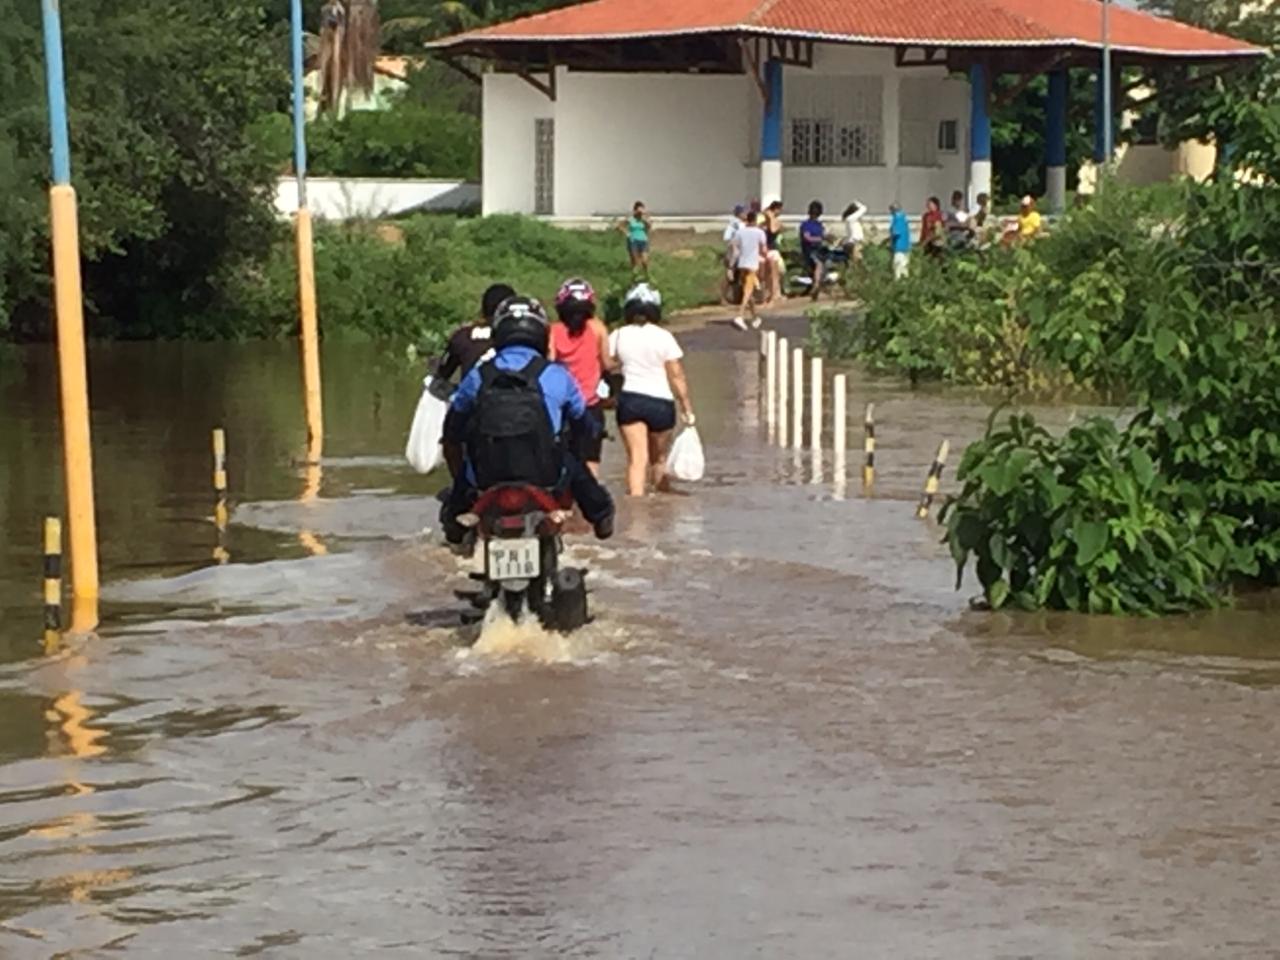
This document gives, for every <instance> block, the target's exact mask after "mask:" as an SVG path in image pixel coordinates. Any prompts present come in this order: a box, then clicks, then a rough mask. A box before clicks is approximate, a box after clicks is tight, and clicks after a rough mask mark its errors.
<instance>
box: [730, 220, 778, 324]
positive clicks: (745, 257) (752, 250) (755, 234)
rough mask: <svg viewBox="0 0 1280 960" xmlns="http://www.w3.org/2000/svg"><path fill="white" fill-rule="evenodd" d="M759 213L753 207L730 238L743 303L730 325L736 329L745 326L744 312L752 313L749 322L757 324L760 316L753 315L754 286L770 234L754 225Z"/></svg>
mask: <svg viewBox="0 0 1280 960" xmlns="http://www.w3.org/2000/svg"><path fill="white" fill-rule="evenodd" d="M759 219H760V215H759V214H758V213H756V212H755V211H754V210H752V211H750V212H748V213H747V220H746V223H744V224H743V226H742V229H740V230H739V231H738V234H737V236H735V237H734V238H733V246H732V251H731V256H732V257H733V260H734V262H735V263H736V264H737V265H738V276H739V278H740V279H741V282H742V304H741V306H740V307H739V310H740V312H739V314H738V316H737V317H735V318H734V321H733V325H734V326H735V327H737V328H738V329H739V330H746V329H747V321H746V320H745V319H743V314H746V313H750V314H751V326H752V328H754V329H757V330H758V329H759V328H760V318H759V317H758V316H757V315H756V302H755V296H756V290H757V289H759V287H760V268H761V266H763V264H764V262H765V258H766V257H768V256H769V238H768V237H767V236H765V232H764V231H763V230H761V229H760V227H759V226H757V223H758V221H759Z"/></svg>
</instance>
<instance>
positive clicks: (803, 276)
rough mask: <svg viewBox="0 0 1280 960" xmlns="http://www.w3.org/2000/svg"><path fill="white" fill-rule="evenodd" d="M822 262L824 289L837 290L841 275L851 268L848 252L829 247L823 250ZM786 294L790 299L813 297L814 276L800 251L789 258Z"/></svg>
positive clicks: (839, 248) (841, 248)
mask: <svg viewBox="0 0 1280 960" xmlns="http://www.w3.org/2000/svg"><path fill="white" fill-rule="evenodd" d="M822 262H823V268H822V289H823V290H835V289H837V288H838V287H839V286H840V277H841V275H842V274H843V273H844V271H845V270H847V269H848V268H849V253H848V251H847V250H845V249H844V248H843V247H836V246H828V247H826V248H824V250H823V261H822ZM786 294H787V296H789V297H811V296H813V275H812V274H811V273H810V272H809V265H808V264H807V263H805V262H804V259H803V257H802V255H801V254H800V252H799V251H798V250H797V251H796V252H795V253H793V254H792V255H791V256H790V257H788V263H787V287H786Z"/></svg>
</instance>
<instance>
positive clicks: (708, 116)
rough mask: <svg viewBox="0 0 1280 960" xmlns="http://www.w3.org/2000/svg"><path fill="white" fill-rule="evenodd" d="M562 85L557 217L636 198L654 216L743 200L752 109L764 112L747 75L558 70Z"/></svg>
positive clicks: (623, 205)
mask: <svg viewBox="0 0 1280 960" xmlns="http://www.w3.org/2000/svg"><path fill="white" fill-rule="evenodd" d="M558 86H559V91H558V99H557V102H556V104H555V107H556V214H557V215H558V216H589V215H593V214H618V215H622V214H625V213H627V212H629V211H630V209H631V206H632V204H633V203H635V201H637V200H643V201H644V202H645V203H646V204H647V205H648V206H649V207H650V209H651V210H653V211H654V212H655V213H661V212H667V211H670V212H674V213H714V212H719V211H723V210H729V209H730V208H731V207H732V206H733V205H734V204H735V203H741V202H742V198H743V197H744V196H745V194H744V190H745V189H746V186H747V182H748V170H747V164H748V163H749V152H750V151H749V143H748V136H747V132H748V128H749V114H748V110H749V109H752V108H754V109H756V110H759V99H758V94H755V96H756V98H757V100H756V104H754V105H753V104H751V102H750V100H749V95H752V94H754V90H753V88H752V87H751V81H750V80H749V79H748V78H746V77H742V76H728V77H721V76H687V75H681V74H639V75H632V74H593V73H576V72H571V71H567V70H561V73H560V77H559V84H558ZM750 173H751V174H752V176H753V177H754V176H755V170H751V171H750Z"/></svg>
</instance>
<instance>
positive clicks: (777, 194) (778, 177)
mask: <svg viewBox="0 0 1280 960" xmlns="http://www.w3.org/2000/svg"><path fill="white" fill-rule="evenodd" d="M781 199H782V161H781V160H761V161H760V205H761V206H762V207H767V206H768V205H769V204H771V203H773V201H775V200H781Z"/></svg>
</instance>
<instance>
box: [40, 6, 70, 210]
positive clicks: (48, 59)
mask: <svg viewBox="0 0 1280 960" xmlns="http://www.w3.org/2000/svg"><path fill="white" fill-rule="evenodd" d="M40 13H41V15H42V17H43V20H44V71H45V83H46V85H47V86H48V88H49V137H50V140H51V141H52V145H53V182H54V184H55V185H58V186H65V185H67V184H69V183H71V138H70V135H69V134H68V132H67V87H66V83H65V81H64V72H63V67H62V17H61V14H60V12H59V10H58V0H44V2H43V3H41V5H40Z"/></svg>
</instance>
